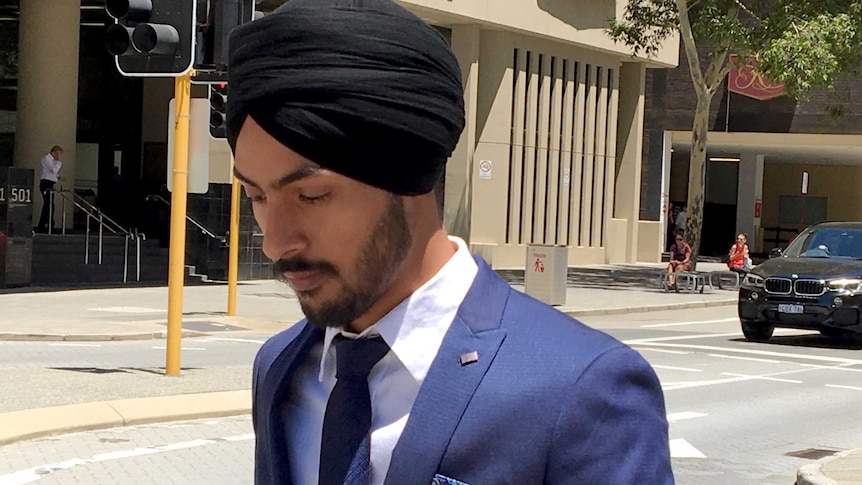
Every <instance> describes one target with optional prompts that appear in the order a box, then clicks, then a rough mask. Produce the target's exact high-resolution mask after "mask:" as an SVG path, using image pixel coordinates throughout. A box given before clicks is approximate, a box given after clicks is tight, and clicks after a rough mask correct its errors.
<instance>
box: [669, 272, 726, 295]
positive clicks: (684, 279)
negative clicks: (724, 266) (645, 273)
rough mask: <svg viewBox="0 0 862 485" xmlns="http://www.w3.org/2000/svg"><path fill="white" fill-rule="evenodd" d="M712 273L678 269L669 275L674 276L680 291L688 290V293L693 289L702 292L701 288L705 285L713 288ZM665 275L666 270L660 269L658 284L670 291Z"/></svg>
mask: <svg viewBox="0 0 862 485" xmlns="http://www.w3.org/2000/svg"><path fill="white" fill-rule="evenodd" d="M712 274H713V273H706V272H701V271H679V272H675V273H670V275H672V276H675V277H676V287H677V289H678V290H680V291H688V292H689V293H694V292H695V291H697V292H698V293H703V290H704V289H705V288H706V286H707V285H708V286H709V288H710V289H713V288H714V287H713V285H712ZM667 277H668V272H667V270H666V269H665V270H662V271H661V273H660V274H659V286H660V287H661V289H662V290H664V291H666V292H667V291H670V286H668V284H667Z"/></svg>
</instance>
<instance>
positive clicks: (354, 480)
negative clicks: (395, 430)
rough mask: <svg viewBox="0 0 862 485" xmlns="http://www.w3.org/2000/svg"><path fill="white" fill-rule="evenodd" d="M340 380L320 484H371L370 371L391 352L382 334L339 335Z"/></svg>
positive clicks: (329, 413) (329, 408)
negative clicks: (378, 335)
mask: <svg viewBox="0 0 862 485" xmlns="http://www.w3.org/2000/svg"><path fill="white" fill-rule="evenodd" d="M334 343H335V358H336V365H337V371H336V373H335V377H336V379H337V381H336V383H335V387H334V388H333V389H332V394H330V395H329V401H327V403H326V414H324V417H323V441H322V442H321V445H320V480H319V482H318V483H319V485H368V479H369V469H370V468H371V442H370V436H369V435H370V431H371V395H370V394H369V391H368V374H369V373H370V372H371V368H372V367H374V365H375V364H377V362H378V361H380V359H382V358H383V356H384V355H386V354H387V353H388V352H389V346H388V345H386V342H385V341H383V338H382V337H375V338H370V339H356V340H353V339H348V338H345V337H343V336H341V335H338V336H336V337H335V340H334Z"/></svg>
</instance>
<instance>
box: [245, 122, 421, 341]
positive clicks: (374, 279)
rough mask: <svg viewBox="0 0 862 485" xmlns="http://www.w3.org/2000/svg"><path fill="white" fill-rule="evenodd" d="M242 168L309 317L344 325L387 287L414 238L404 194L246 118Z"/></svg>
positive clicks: (283, 273) (269, 245)
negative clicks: (339, 167)
mask: <svg viewBox="0 0 862 485" xmlns="http://www.w3.org/2000/svg"><path fill="white" fill-rule="evenodd" d="M235 168H236V173H237V175H238V178H239V179H240V180H241V181H242V182H243V187H244V188H245V191H246V194H247V195H248V197H249V199H250V201H251V203H252V208H253V211H254V217H255V219H256V220H257V223H258V224H259V225H260V227H261V229H262V230H263V233H264V239H263V251H264V253H265V254H266V256H267V257H269V258H270V259H272V260H273V261H274V265H273V270H274V271H275V273H276V278H278V279H279V280H282V281H284V282H286V283H287V284H288V285H290V286H291V287H292V288H293V290H294V291H295V292H296V294H297V297H298V298H299V302H300V305H301V306H302V310H303V312H304V313H305V315H306V316H307V317H308V319H309V321H311V322H312V323H314V324H315V325H318V326H321V327H323V326H335V327H341V326H345V325H347V324H349V323H350V322H352V321H353V320H355V319H356V318H357V317H359V316H361V315H362V314H364V313H365V312H367V311H368V309H369V308H370V307H371V306H372V305H373V304H374V303H375V302H376V301H377V300H378V299H379V298H380V297H381V296H382V295H383V294H384V293H385V292H386V290H387V289H388V288H389V287H390V286H391V285H392V283H393V280H394V279H395V277H396V275H397V274H398V272H399V269H400V268H401V263H402V262H403V261H404V259H405V258H406V257H407V253H408V252H409V250H410V246H411V243H412V238H411V234H410V228H409V225H408V222H407V216H406V213H405V210H404V206H403V205H402V201H401V199H400V198H397V197H395V196H393V195H392V194H390V193H389V192H385V191H383V190H380V189H376V188H374V187H371V186H369V185H366V184H363V183H361V182H357V181H355V180H353V179H350V178H347V177H345V176H342V175H339V174H337V173H334V172H331V171H329V170H326V169H322V168H320V167H319V166H318V165H316V164H314V163H312V162H310V161H308V160H307V159H305V158H303V157H302V156H301V155H299V154H298V153H296V152H294V151H293V150H290V149H289V148H287V147H285V146H284V145H282V144H281V143H279V142H278V141H276V140H275V139H274V138H272V137H271V136H269V135H268V134H267V133H266V132H265V131H264V130H263V129H262V128H261V127H260V126H259V125H258V124H257V123H255V122H254V120H252V119H251V118H247V119H246V121H245V124H244V125H243V127H242V130H241V131H240V133H239V136H238V138H237V144H236V160H235Z"/></svg>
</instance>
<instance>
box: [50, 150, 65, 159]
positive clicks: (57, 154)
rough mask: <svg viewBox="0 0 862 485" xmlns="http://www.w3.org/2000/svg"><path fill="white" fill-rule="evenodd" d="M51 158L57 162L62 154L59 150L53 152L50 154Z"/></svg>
mask: <svg viewBox="0 0 862 485" xmlns="http://www.w3.org/2000/svg"><path fill="white" fill-rule="evenodd" d="M51 156H52V157H54V160H59V159H60V157H62V156H63V152H61V151H60V150H54V151H53V152H51Z"/></svg>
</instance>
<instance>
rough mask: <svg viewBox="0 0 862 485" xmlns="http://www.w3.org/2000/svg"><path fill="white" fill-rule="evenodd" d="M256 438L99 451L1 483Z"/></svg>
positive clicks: (17, 484)
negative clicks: (103, 463)
mask: <svg viewBox="0 0 862 485" xmlns="http://www.w3.org/2000/svg"><path fill="white" fill-rule="evenodd" d="M252 439H254V434H252V433H250V434H242V435H236V436H227V437H224V438H213V439H201V440H192V441H183V442H180V443H171V444H168V445H160V446H147V447H144V448H135V449H132V450H120V451H111V452H108V453H99V454H96V455H93V456H91V457H90V458H73V459H71V460H66V461H61V462H57V463H51V464H48V465H40V466H37V467H33V468H28V469H26V470H20V471H17V472H13V473H8V474H6V475H2V476H0V485H24V484H25V483H32V482H35V481H37V480H39V479H40V478H44V477H46V476H48V475H50V474H52V473H54V472H56V471H60V470H68V469H70V468H75V467H77V466H81V465H90V464H92V463H100V462H104V461H109V460H119V459H122V458H131V457H133V456H143V455H152V454H154V453H162V452H165V451H173V450H183V449H187V448H196V447H199V446H205V445H211V444H214V443H219V442H224V441H247V440H252Z"/></svg>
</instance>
